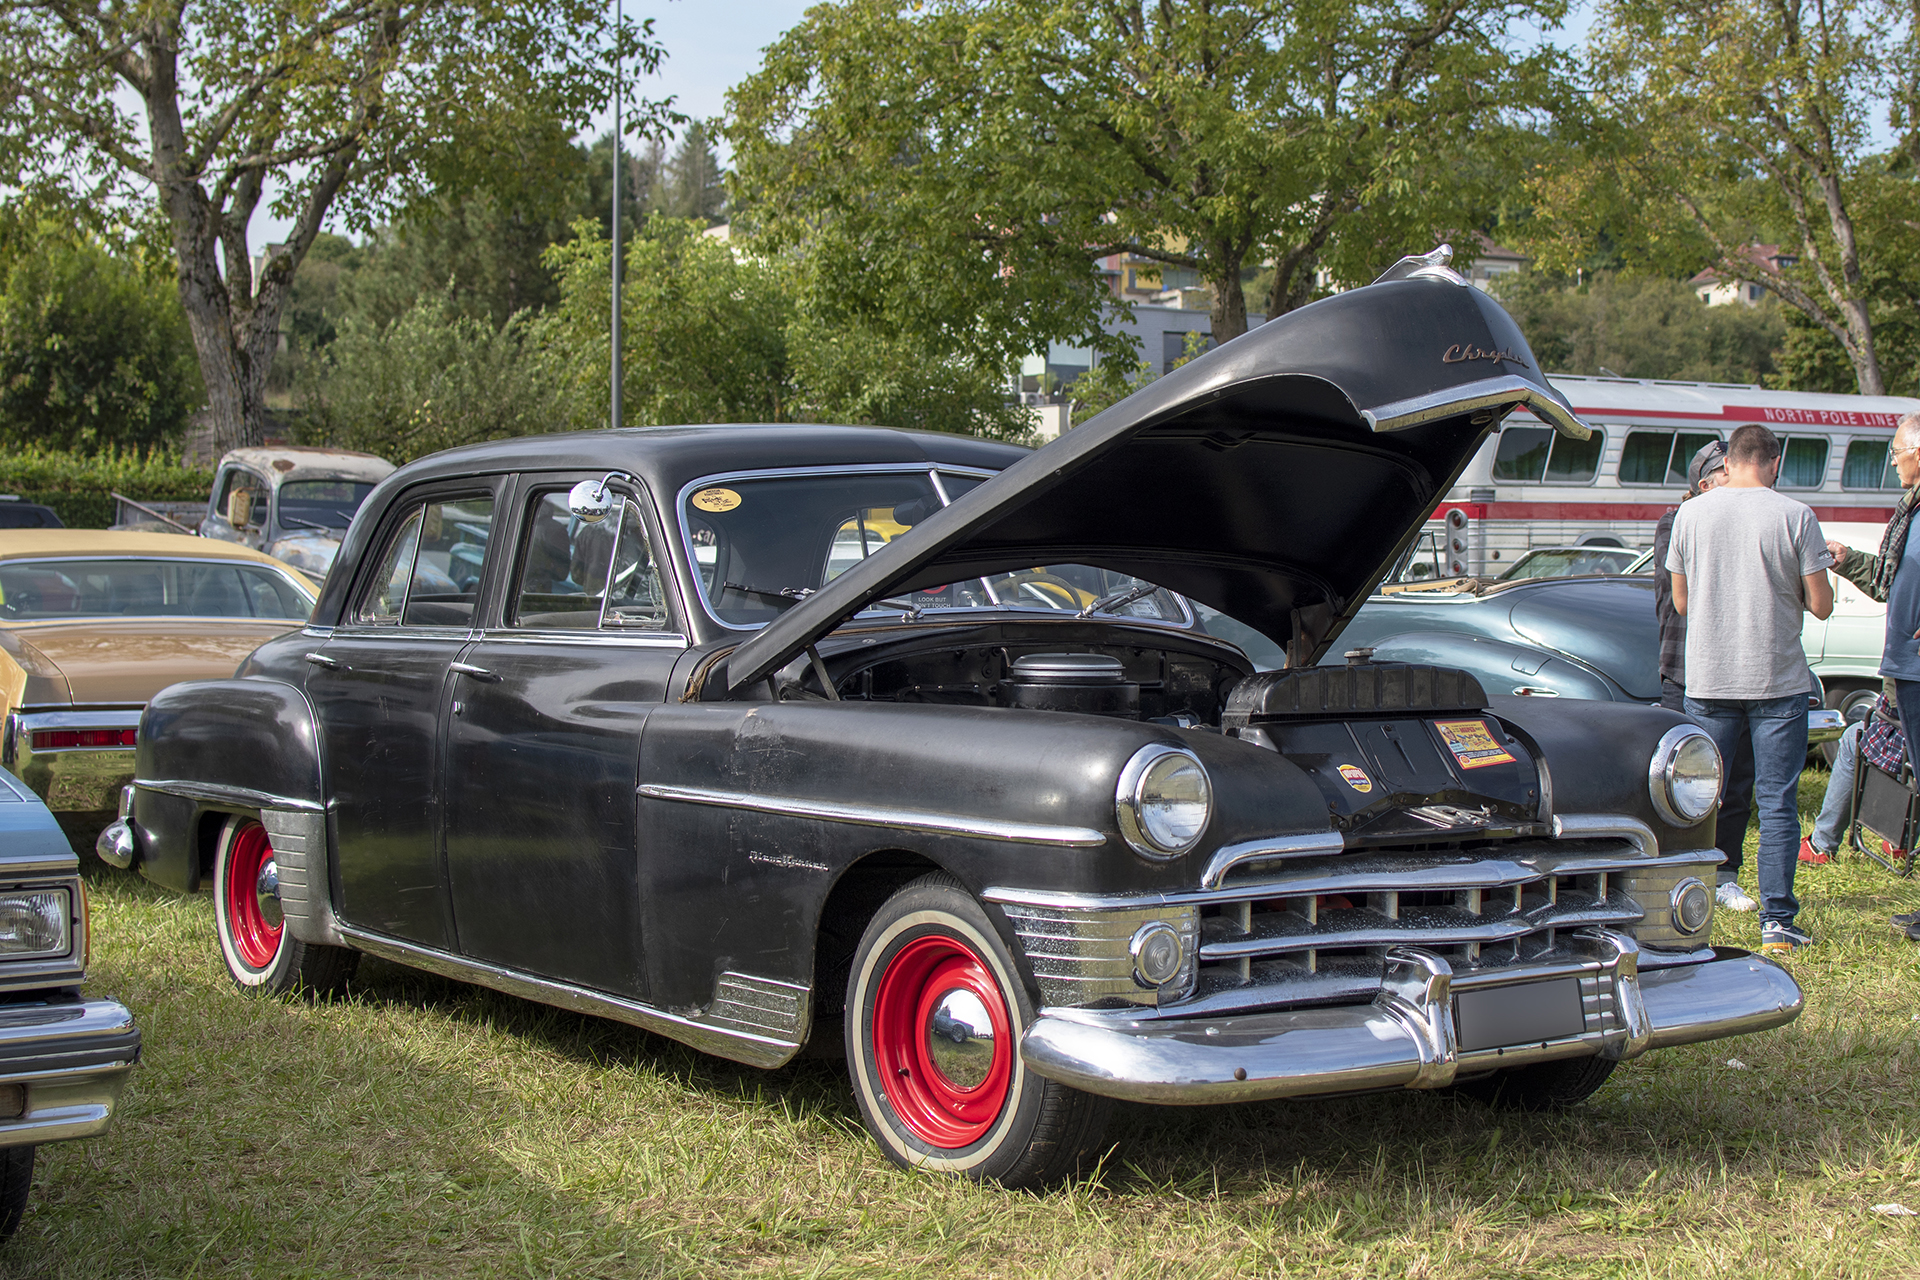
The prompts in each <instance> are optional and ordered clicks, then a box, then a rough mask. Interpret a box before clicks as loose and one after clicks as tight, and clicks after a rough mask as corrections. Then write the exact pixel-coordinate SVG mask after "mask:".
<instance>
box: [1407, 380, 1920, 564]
mask: <svg viewBox="0 0 1920 1280" xmlns="http://www.w3.org/2000/svg"><path fill="white" fill-rule="evenodd" d="M1552 382H1553V385H1554V386H1555V387H1557V388H1559V390H1560V391H1561V393H1562V394H1564V395H1565V396H1566V397H1567V399H1568V400H1569V401H1571V402H1572V404H1573V407H1574V411H1575V412H1577V413H1578V414H1579V415H1580V417H1581V419H1582V420H1583V421H1585V422H1587V423H1588V424H1589V425H1591V426H1592V427H1593V438H1592V439H1591V440H1569V439H1567V438H1566V437H1564V436H1559V435H1556V434H1555V433H1554V431H1553V430H1552V429H1551V428H1550V427H1548V426H1547V425H1546V424H1545V423H1543V422H1541V421H1540V420H1539V419H1537V418H1535V417H1534V416H1533V415H1531V414H1529V413H1527V412H1525V411H1521V412H1519V413H1516V414H1514V415H1513V416H1512V417H1510V418H1508V419H1507V422H1506V425H1505V427H1504V428H1503V429H1502V430H1501V431H1500V432H1499V433H1498V434H1497V435H1495V436H1494V437H1492V438H1491V439H1490V440H1488V441H1487V443H1486V444H1485V445H1484V446H1483V447H1482V448H1481V450H1480V452H1479V453H1477V454H1475V455H1474V458H1473V461H1472V462H1470V463H1468V464H1467V469H1466V470H1465V471H1464V472H1463V473H1462V474H1461V476H1460V479H1459V482H1458V483H1457V484H1456V485H1455V486H1454V487H1453V488H1452V489H1451V490H1449V491H1448V493H1447V496H1446V498H1445V500H1444V501H1443V502H1441V503H1440V505H1439V507H1438V508H1437V509H1436V510H1435V511H1434V515H1433V521H1432V522H1431V523H1430V524H1429V528H1430V529H1431V530H1432V531H1433V533H1434V536H1433V537H1432V539H1431V540H1430V541H1429V542H1428V545H1429V546H1431V547H1433V548H1435V549H1438V550H1442V552H1443V555H1445V557H1446V558H1445V559H1443V560H1442V562H1441V563H1439V564H1437V565H1435V566H1434V569H1433V570H1429V572H1433V571H1437V572H1438V573H1440V574H1445V575H1448V576H1456V575H1461V574H1473V575H1475V576H1485V577H1498V576H1499V575H1500V574H1501V573H1502V572H1503V571H1505V569H1507V568H1508V567H1510V566H1511V565H1512V563H1513V562H1514V561H1515V560H1516V559H1518V558H1519V557H1520V556H1521V555H1523V554H1525V553H1526V552H1527V551H1528V550H1531V549H1533V548H1535V547H1565V546H1578V545H1586V546H1619V547H1646V546H1651V545H1652V543H1653V526H1654V523H1655V522H1656V521H1658V520H1659V518H1660V516H1661V514H1662V513H1664V512H1665V511H1667V510H1668V509H1669V508H1671V507H1673V506H1675V505H1677V504H1678V503H1679V501H1680V499H1681V497H1682V496H1683V495H1684V494H1685V493H1686V487H1687V476H1686V473H1687V463H1688V461H1689V460H1691V459H1692V457H1693V454H1694V452H1695V450H1697V449H1699V448H1700V446H1701V445H1704V444H1706V443H1707V442H1708V441H1709V440H1714V439H1720V440H1724V439H1726V438H1727V437H1728V436H1730V435H1731V434H1732V433H1733V431H1734V429H1735V428H1736V427H1739V426H1742V425H1744V424H1746V423H1749V422H1758V423H1762V424H1764V425H1766V426H1767V427H1769V428H1771V429H1772V430H1773V432H1774V434H1776V435H1778V436H1779V437H1780V438H1781V439H1782V441H1783V442H1784V444H1785V455H1784V457H1783V458H1782V459H1781V464H1780V481H1779V486H1778V487H1779V489H1780V491H1781V492H1782V493H1786V494H1789V495H1791V496H1793V497H1795V498H1798V499H1799V500H1800V501H1802V502H1804V503H1806V504H1807V505H1808V506H1810V507H1812V508H1813V510H1814V513H1815V514H1816V515H1817V516H1819V518H1820V520H1821V523H1823V524H1829V523H1831V524H1879V523H1884V522H1885V521H1886V520H1887V519H1888V518H1890V517H1891V516H1892V514H1893V504H1894V500H1895V498H1896V497H1898V495H1899V492H1900V481H1899V480H1898V478H1897V477H1896V476H1895V474H1894V470H1893V466H1892V463H1891V461H1890V459H1889V458H1888V456H1887V455H1888V442H1889V440H1890V439H1891V438H1892V436H1893V429H1894V427H1895V426H1896V425H1897V424H1898V423H1899V420H1900V418H1901V417H1902V416H1903V415H1905V414H1908V413H1913V412H1916V411H1920V399H1913V398H1910V397H1905V396H1854V395H1827V394H1823V393H1815V392H1794V391H1765V390H1762V389H1761V388H1759V387H1757V386H1753V385H1750V384H1746V383H1728V382H1664V381H1653V380H1647V379H1637V378H1590V377H1580V376H1574V375H1568V374H1555V375H1553V378H1552ZM1456 508H1457V509H1459V510H1460V511H1461V512H1462V513H1463V514H1464V515H1465V516H1466V517H1467V521H1468V527H1467V529H1466V530H1465V531H1464V533H1465V536H1464V537H1461V536H1459V532H1458V531H1456V533H1455V536H1454V537H1452V538H1449V537H1448V536H1447V532H1446V526H1445V524H1444V521H1445V519H1446V516H1447V513H1448V512H1449V511H1450V510H1453V509H1456ZM1463 543H1464V547H1463V546H1462V544H1463ZM1422 567H1423V568H1424V567H1425V566H1422Z"/></svg>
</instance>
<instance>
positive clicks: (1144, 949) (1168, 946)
mask: <svg viewBox="0 0 1920 1280" xmlns="http://www.w3.org/2000/svg"><path fill="white" fill-rule="evenodd" d="M1186 950H1187V949H1186V948H1185V947H1184V946H1182V945H1181V943H1180V934H1179V933H1178V932H1177V931H1176V930H1175V929H1174V927H1173V926H1172V925H1170V924H1168V923H1167V922H1166V921H1164V920H1155V921H1154V922H1153V923H1151V924H1143V925H1141V926H1140V928H1139V929H1138V930H1137V931H1135V933H1134V935H1133V941H1131V942H1129V943H1128V944H1127V951H1128V952H1129V953H1130V954H1131V955H1132V956H1133V979H1134V981H1135V982H1138V983H1139V984H1140V985H1141V986H1143V987H1164V986H1166V985H1167V984H1168V983H1169V982H1172V981H1173V980H1174V979H1175V978H1177V977H1179V976H1180V967H1181V965H1183V964H1184V963H1186V959H1187V954H1186Z"/></svg>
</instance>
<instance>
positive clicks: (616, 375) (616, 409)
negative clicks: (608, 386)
mask: <svg viewBox="0 0 1920 1280" xmlns="http://www.w3.org/2000/svg"><path fill="white" fill-rule="evenodd" d="M626 16H627V15H626V11H625V6H624V5H623V3H622V0H613V414H612V418H611V420H610V425H611V426H612V427H613V428H614V430H616V431H617V430H619V429H620V407H621V406H620V400H621V378H620V170H621V164H620V90H621V84H620V73H621V58H620V41H621V38H622V35H623V33H622V32H621V29H620V28H621V24H622V23H623V22H624V21H625V20H626Z"/></svg>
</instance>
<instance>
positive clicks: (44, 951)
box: [0, 889, 68, 960]
mask: <svg viewBox="0 0 1920 1280" xmlns="http://www.w3.org/2000/svg"><path fill="white" fill-rule="evenodd" d="M67 925H68V920H67V891H66V890H65V889H35V890H32V891H30V892H20V891H16V892H13V893H0V959H7V960H24V959H30V958H32V957H34V956H63V955H65V954H66V953H67V948H68V942H67Z"/></svg>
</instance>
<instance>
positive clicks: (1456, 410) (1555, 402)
mask: <svg viewBox="0 0 1920 1280" xmlns="http://www.w3.org/2000/svg"><path fill="white" fill-rule="evenodd" d="M1520 405H1525V406H1526V407H1527V408H1528V409H1531V410H1532V411H1533V414H1534V416H1535V417H1537V418H1539V419H1540V420H1541V421H1543V422H1545V423H1546V424H1547V425H1549V426H1551V427H1552V428H1553V429H1554V430H1555V431H1557V432H1559V433H1560V434H1561V435H1563V436H1566V437H1567V438H1568V439H1571V440H1586V439H1590V438H1591V437H1592V436H1593V428H1592V427H1589V426H1588V425H1587V424H1586V423H1584V422H1582V421H1580V419H1579V418H1578V417H1577V416H1575V414H1574V412H1573V410H1572V409H1570V408H1568V407H1567V405H1566V404H1564V403H1563V402H1562V401H1561V400H1560V398H1559V397H1558V396H1556V395H1554V394H1553V393H1552V392H1551V391H1548V390H1547V389H1546V388H1544V387H1541V386H1538V385H1536V384H1534V383H1532V382H1529V381H1527V380H1526V379H1525V378H1522V377H1521V376H1519V375H1518V374H1513V373H1509V374H1504V375H1502V376H1501V377H1498V378H1482V379H1480V380H1479V381H1477V382H1468V383H1464V384H1462V385H1460V386H1457V387H1448V388H1446V389H1444V390H1441V391H1430V392H1428V393H1427V394H1426V395H1423V396H1412V397H1410V398H1408V399H1406V400H1396V401H1394V402H1393V403H1392V404H1383V405H1379V406H1377V407H1376V408H1373V409H1362V410H1361V411H1360V417H1361V418H1362V419H1364V420H1365V422H1366V424H1367V425H1368V426H1369V427H1371V428H1372V429H1373V430H1375V431H1402V430H1405V429H1406V428H1408V427H1417V426H1419V425H1420V424H1421V423H1423V422H1432V421H1434V420H1435V419H1438V418H1451V417H1456V416H1458V415H1459V414H1463V413H1472V412H1473V411H1475V410H1476V409H1499V408H1504V407H1507V406H1513V407H1518V406H1520Z"/></svg>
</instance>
